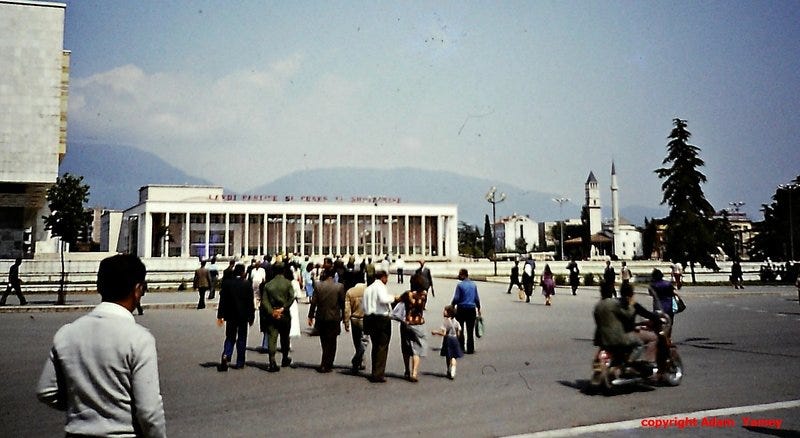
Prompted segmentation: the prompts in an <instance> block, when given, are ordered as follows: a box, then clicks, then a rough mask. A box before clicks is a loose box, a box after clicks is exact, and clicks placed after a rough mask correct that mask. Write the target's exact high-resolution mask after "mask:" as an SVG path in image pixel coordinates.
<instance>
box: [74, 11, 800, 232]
mask: <svg viewBox="0 0 800 438" xmlns="http://www.w3.org/2000/svg"><path fill="white" fill-rule="evenodd" d="M65 3H66V4H67V9H66V21H65V36H64V37H65V41H64V47H65V49H67V50H71V51H72V59H71V83H70V98H69V110H68V111H69V113H68V114H69V128H68V141H69V142H75V143H89V144H108V145H127V146H133V147H136V148H139V149H142V150H146V151H150V152H153V153H155V154H156V155H158V156H159V157H161V158H163V159H164V160H166V161H167V162H169V163H170V164H172V165H174V166H176V167H178V168H180V169H181V170H184V171H186V172H187V173H189V174H192V175H196V176H199V177H204V178H206V179H208V180H210V181H212V182H213V183H215V184H220V185H223V186H225V187H227V188H229V189H231V190H233V191H238V192H246V191H247V190H249V189H252V188H254V187H257V186H259V185H262V184H264V183H266V182H269V181H271V180H274V179H275V178H278V177H280V176H283V175H286V174H289V173H292V172H295V171H298V170H304V169H315V168H320V167H344V166H358V167H369V168H375V169H376V172H380V169H382V168H394V167H406V166H410V167H418V168H423V169H429V170H448V171H453V172H456V173H459V174H464V175H469V176H477V177H482V178H488V179H490V180H492V181H496V183H497V186H498V187H499V188H500V189H502V187H503V185H504V184H506V185H514V186H518V187H521V188H524V189H529V190H534V191H540V192H545V193H553V194H558V195H559V196H565V197H568V198H570V199H572V202H573V203H574V204H575V205H580V204H582V202H583V198H584V182H585V181H586V178H587V176H588V174H589V172H590V171H593V172H594V174H595V175H596V176H597V178H598V180H599V184H600V187H601V189H602V190H603V191H602V196H603V197H604V199H606V200H608V199H610V194H609V193H610V192H609V190H608V187H609V185H610V177H609V173H610V168H611V162H612V160H613V161H614V162H615V165H616V171H617V176H618V179H619V186H620V204H621V206H622V207H625V206H632V205H636V206H645V207H659V204H660V203H661V200H662V191H661V184H662V182H663V181H662V180H659V179H658V177H657V176H656V174H655V173H654V170H655V169H657V168H659V167H661V166H662V160H663V159H664V157H665V156H666V153H667V150H666V145H667V142H668V139H667V136H668V135H669V133H670V131H671V129H672V120H673V119H674V118H676V117H678V118H681V119H685V120H687V121H688V130H689V131H690V132H691V133H692V138H691V143H692V144H694V145H696V146H698V147H699V148H700V150H701V152H700V157H701V158H702V159H703V160H705V164H706V165H705V167H703V168H702V169H701V171H702V172H703V173H704V174H705V175H706V176H707V178H708V182H707V183H706V184H705V185H704V186H703V189H704V192H705V195H706V198H707V199H708V200H709V201H710V202H711V203H712V205H713V206H714V207H715V208H717V209H722V208H728V207H729V206H730V205H729V203H731V202H744V203H745V205H744V206H743V207H741V208H742V210H743V211H746V212H748V214H750V215H751V217H753V218H754V219H760V218H761V217H762V214H761V213H760V212H759V209H760V207H761V204H763V203H767V202H770V197H771V196H772V195H773V194H774V193H775V188H776V186H777V185H778V184H782V183H787V182H789V181H790V180H792V179H793V178H795V177H797V176H798V175H800V165H799V163H800V141H798V138H799V137H800V2H797V1H702V2H698V1H671V2H657V1H640V2H633V1H593V2H587V1H556V2H546V1H503V2H494V1H492V2H489V1H477V2H472V1H470V2H465V1H454V2H446V1H426V2H420V1H403V2H390V1H370V2H357V1H336V2H329V1H292V2H266V1H247V0H243V1H234V2H228V1H221V0H219V1H169V2H163V1H153V0H144V1H122V0H103V1H94V0H75V1H72V0H67V1H66V2H65ZM354 184H357V182H354ZM298 189H299V190H301V188H298ZM385 195H391V194H385ZM532 209H534V207H532ZM532 213H533V214H534V215H536V214H535V211H532ZM543 219H546V218H543Z"/></svg>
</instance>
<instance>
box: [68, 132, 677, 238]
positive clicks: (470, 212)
mask: <svg viewBox="0 0 800 438" xmlns="http://www.w3.org/2000/svg"><path fill="white" fill-rule="evenodd" d="M66 172H69V173H72V174H76V175H83V176H84V178H85V182H86V183H87V184H89V186H90V191H91V195H90V196H91V198H90V202H89V205H91V206H101V207H105V208H111V209H118V210H121V209H125V208H128V207H131V206H133V205H134V204H135V203H136V202H137V197H138V189H139V188H140V187H142V186H144V185H147V184H200V185H208V184H212V185H213V184H219V183H218V182H214V181H208V180H206V179H202V178H198V177H194V176H191V175H188V174H186V173H184V172H183V171H181V170H178V169H177V168H175V167H173V166H171V165H170V164H168V163H166V162H165V161H163V160H162V159H160V158H158V157H157V156H155V155H153V154H151V153H149V152H145V151H142V150H139V149H136V148H133V147H128V146H107V145H83V144H70V145H69V152H68V153H67V155H66V157H65V158H64V162H63V163H61V169H60V173H61V174H64V173H66ZM491 186H497V189H498V192H504V193H506V195H507V198H506V200H505V201H504V202H502V203H498V204H497V217H498V218H500V217H503V216H508V215H510V214H512V213H518V214H522V215H529V216H531V218H532V219H533V220H536V221H544V220H557V219H558V218H559V217H560V215H561V214H562V212H559V207H558V204H556V203H555V202H553V200H552V199H553V198H554V197H555V196H556V195H554V194H551V193H543V192H538V191H535V190H525V189H523V188H520V187H515V186H511V185H507V184H498V183H497V182H495V181H491V180H488V179H485V178H477V177H469V176H464V175H459V174H456V173H453V172H447V171H431V170H422V169H415V168H394V169H367V168H326V169H311V170H304V171H297V172H294V173H291V174H289V175H286V176H283V177H281V178H278V179H276V180H274V181H271V182H267V183H265V184H263V185H260V186H258V187H254V188H253V189H252V190H249V191H247V192H245V194H270V195H278V196H286V195H295V196H301V195H312V196H313V195H319V196H327V197H328V198H333V197H336V196H342V197H344V198H345V199H348V198H350V197H352V196H392V197H399V198H400V199H401V201H402V202H418V203H431V204H457V205H458V215H459V220H461V221H465V222H467V223H470V224H474V225H478V226H479V227H482V226H483V218H484V215H487V214H488V215H489V216H490V217H491V214H492V208H491V205H490V204H489V203H488V202H486V198H485V196H486V192H487V191H488V190H489V188H490V187H491ZM580 202H582V200H574V201H573V202H572V203H569V204H565V205H564V210H563V216H564V217H569V218H578V217H580V206H579V205H578V203H580ZM604 213H605V214H609V213H610V209H609V207H608V206H606V207H605V209H604ZM621 213H622V215H623V216H624V217H625V218H626V219H628V220H629V221H630V222H632V223H634V224H636V225H640V226H641V225H642V224H643V223H644V217H645V216H646V217H663V216H666V211H665V210H663V211H662V210H660V209H655V208H647V207H640V206H630V207H626V208H622V211H621Z"/></svg>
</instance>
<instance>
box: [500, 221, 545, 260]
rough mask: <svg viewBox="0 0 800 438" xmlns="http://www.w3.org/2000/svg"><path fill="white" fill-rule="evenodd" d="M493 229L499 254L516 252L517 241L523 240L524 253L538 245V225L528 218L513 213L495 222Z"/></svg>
mask: <svg viewBox="0 0 800 438" xmlns="http://www.w3.org/2000/svg"><path fill="white" fill-rule="evenodd" d="M495 229H496V230H497V231H496V233H497V234H496V237H495V238H496V239H497V247H498V251H499V252H516V248H517V240H518V239H525V245H526V248H525V252H531V251H533V250H534V247H535V246H536V245H538V244H539V224H537V223H536V222H534V221H533V220H532V219H531V218H530V217H529V216H522V215H518V214H516V213H514V214H512V215H511V216H507V217H504V218H501V219H500V220H499V221H497V224H495Z"/></svg>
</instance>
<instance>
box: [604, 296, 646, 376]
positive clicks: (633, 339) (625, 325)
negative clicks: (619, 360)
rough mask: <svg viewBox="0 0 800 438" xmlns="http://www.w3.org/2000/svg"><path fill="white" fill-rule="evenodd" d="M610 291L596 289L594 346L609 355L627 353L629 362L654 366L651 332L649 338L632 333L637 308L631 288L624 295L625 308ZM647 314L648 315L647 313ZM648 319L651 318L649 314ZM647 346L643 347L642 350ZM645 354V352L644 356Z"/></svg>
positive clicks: (633, 331)
mask: <svg viewBox="0 0 800 438" xmlns="http://www.w3.org/2000/svg"><path fill="white" fill-rule="evenodd" d="M613 293H614V291H613V285H607V284H603V285H601V286H600V296H601V300H600V302H599V303H597V305H595V307H594V321H595V324H596V329H595V334H594V344H595V345H597V346H599V347H602V348H604V349H607V350H610V351H611V352H612V354H627V353H629V352H630V353H631V354H630V359H629V361H630V362H637V361H639V362H641V361H646V362H650V363H655V360H656V341H657V339H658V338H657V337H656V336H655V334H653V333H652V332H649V334H650V335H653V337H652V338H650V337H649V336H647V335H645V334H644V331H641V332H639V333H642V334H641V335H640V334H639V333H637V332H636V331H635V326H634V323H635V320H636V314H637V306H636V302H635V299H633V300H632V295H633V287H631V286H630V284H629V285H628V287H626V293H629V294H630V295H629V296H628V298H627V299H624V300H625V304H626V306H623V304H622V302H621V301H618V300H615V299H614V298H612V295H613ZM638 307H639V308H641V310H643V311H644V312H647V310H645V309H644V308H642V307H641V306H638ZM647 313H649V312H647ZM650 315H651V316H653V317H655V315H653V314H652V313H650ZM645 343H646V344H647V348H646V349H645V348H642V346H643V345H645ZM645 352H646V353H645Z"/></svg>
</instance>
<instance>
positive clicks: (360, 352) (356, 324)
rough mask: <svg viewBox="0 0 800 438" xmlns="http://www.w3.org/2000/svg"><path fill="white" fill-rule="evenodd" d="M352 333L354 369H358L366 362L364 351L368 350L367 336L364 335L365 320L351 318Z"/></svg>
mask: <svg viewBox="0 0 800 438" xmlns="http://www.w3.org/2000/svg"><path fill="white" fill-rule="evenodd" d="M350 333H351V334H352V335H353V347H354V348H355V349H356V352H355V354H354V355H353V360H352V361H351V363H352V364H353V369H355V370H358V369H359V368H361V366H362V365H363V364H364V352H366V351H367V342H368V341H367V338H366V337H365V336H364V320H363V319H356V318H350Z"/></svg>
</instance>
